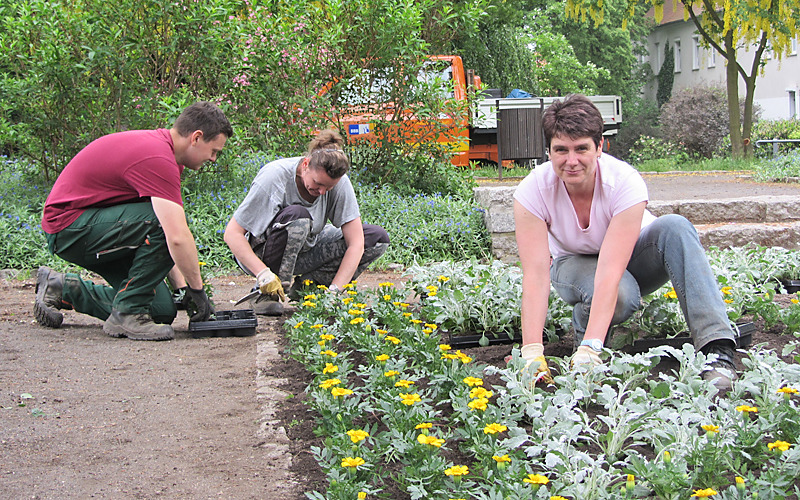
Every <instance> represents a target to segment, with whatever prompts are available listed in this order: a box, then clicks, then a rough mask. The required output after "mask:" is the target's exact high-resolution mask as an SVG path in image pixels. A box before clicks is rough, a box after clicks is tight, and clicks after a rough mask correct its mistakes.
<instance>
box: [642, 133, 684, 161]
mask: <svg viewBox="0 0 800 500" xmlns="http://www.w3.org/2000/svg"><path fill="white" fill-rule="evenodd" d="M628 160H629V161H630V162H631V164H632V165H639V164H642V163H645V162H649V161H654V160H662V161H664V162H666V163H668V164H673V165H679V164H681V163H685V162H686V161H688V160H689V154H688V153H687V152H686V148H684V147H683V145H682V144H679V143H676V142H673V141H668V140H665V139H660V138H658V137H650V136H646V135H643V136H641V137H639V138H638V139H637V140H636V142H635V143H634V144H633V147H632V148H631V152H630V155H629V157H628Z"/></svg>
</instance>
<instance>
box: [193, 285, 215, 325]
mask: <svg viewBox="0 0 800 500" xmlns="http://www.w3.org/2000/svg"><path fill="white" fill-rule="evenodd" d="M186 292H187V295H188V296H189V297H191V299H192V302H193V303H194V305H195V307H196V308H197V312H196V313H194V314H193V315H192V317H191V318H189V321H208V318H210V317H211V315H212V314H214V306H213V305H212V304H211V301H209V300H208V295H206V291H205V290H203V289H202V288H201V289H199V290H195V289H194V288H191V287H187V289H186Z"/></svg>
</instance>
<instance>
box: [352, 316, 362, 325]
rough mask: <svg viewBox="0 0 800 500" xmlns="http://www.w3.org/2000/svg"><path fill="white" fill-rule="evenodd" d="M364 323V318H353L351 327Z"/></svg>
mask: <svg viewBox="0 0 800 500" xmlns="http://www.w3.org/2000/svg"><path fill="white" fill-rule="evenodd" d="M363 322H364V318H361V317H358V318H353V319H351V320H350V324H351V325H357V324H359V323H363Z"/></svg>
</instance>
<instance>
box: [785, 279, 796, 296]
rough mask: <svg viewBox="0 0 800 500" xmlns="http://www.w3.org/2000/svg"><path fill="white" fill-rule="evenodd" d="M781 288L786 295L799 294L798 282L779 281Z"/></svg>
mask: <svg viewBox="0 0 800 500" xmlns="http://www.w3.org/2000/svg"><path fill="white" fill-rule="evenodd" d="M781 286H783V289H784V290H785V291H786V293H797V292H800V280H786V279H783V280H781Z"/></svg>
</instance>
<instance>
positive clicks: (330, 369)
mask: <svg viewBox="0 0 800 500" xmlns="http://www.w3.org/2000/svg"><path fill="white" fill-rule="evenodd" d="M338 371H339V367H338V366H336V365H334V364H333V363H325V368H323V369H322V373H323V375H327V374H328V373H334V372H338Z"/></svg>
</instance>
